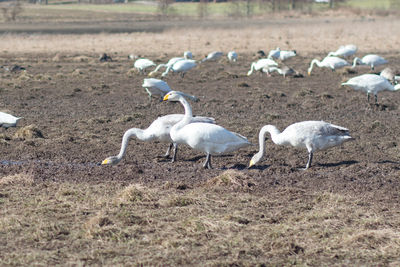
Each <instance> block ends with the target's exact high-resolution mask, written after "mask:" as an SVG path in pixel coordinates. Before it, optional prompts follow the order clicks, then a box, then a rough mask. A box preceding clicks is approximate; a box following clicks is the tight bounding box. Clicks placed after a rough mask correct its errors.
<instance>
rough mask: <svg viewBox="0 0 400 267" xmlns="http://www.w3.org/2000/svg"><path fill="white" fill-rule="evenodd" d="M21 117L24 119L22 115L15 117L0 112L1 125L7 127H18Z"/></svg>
mask: <svg viewBox="0 0 400 267" xmlns="http://www.w3.org/2000/svg"><path fill="white" fill-rule="evenodd" d="M20 119H22V117H15V116H13V115H11V114H8V113H5V112H0V127H3V128H6V129H8V128H9V127H16V126H17V123H18V121H19V120H20Z"/></svg>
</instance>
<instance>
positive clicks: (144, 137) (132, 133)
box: [117, 128, 148, 160]
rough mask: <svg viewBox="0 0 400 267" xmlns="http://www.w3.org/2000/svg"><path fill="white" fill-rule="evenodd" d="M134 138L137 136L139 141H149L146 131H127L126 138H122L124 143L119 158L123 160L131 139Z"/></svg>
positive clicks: (133, 129) (136, 129) (132, 129)
mask: <svg viewBox="0 0 400 267" xmlns="http://www.w3.org/2000/svg"><path fill="white" fill-rule="evenodd" d="M132 136H136V138H138V139H139V140H142V141H146V140H147V139H148V136H147V135H146V132H145V130H142V129H138V128H131V129H129V130H127V131H126V132H125V133H124V136H123V137H122V143H121V150H120V151H119V154H118V155H117V158H118V159H119V160H121V159H122V158H123V157H124V156H125V153H126V149H127V147H128V143H129V139H130V138H131V137H132Z"/></svg>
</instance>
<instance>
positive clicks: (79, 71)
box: [72, 69, 84, 76]
mask: <svg viewBox="0 0 400 267" xmlns="http://www.w3.org/2000/svg"><path fill="white" fill-rule="evenodd" d="M82 74H84V72H83V71H82V70H81V69H75V70H74V71H73V72H72V75H74V76H79V75H82Z"/></svg>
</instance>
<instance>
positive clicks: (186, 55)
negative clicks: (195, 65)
mask: <svg viewBox="0 0 400 267" xmlns="http://www.w3.org/2000/svg"><path fill="white" fill-rule="evenodd" d="M192 57H193V55H192V52H190V51H185V52H184V53H183V57H173V58H171V59H170V60H168V62H167V63H165V64H159V65H158V66H157V67H156V68H155V69H154V70H153V71H152V72H150V73H149V76H152V75H154V74H155V73H156V72H157V71H158V70H159V69H160V68H169V67H170V66H172V65H174V64H175V63H176V62H178V61H180V60H184V59H192Z"/></svg>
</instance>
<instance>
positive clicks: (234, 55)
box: [227, 51, 238, 62]
mask: <svg viewBox="0 0 400 267" xmlns="http://www.w3.org/2000/svg"><path fill="white" fill-rule="evenodd" d="M227 57H228V60H229V61H231V62H236V61H237V57H238V55H237V53H236V52H235V51H230V52H229V53H228V55H227Z"/></svg>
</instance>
